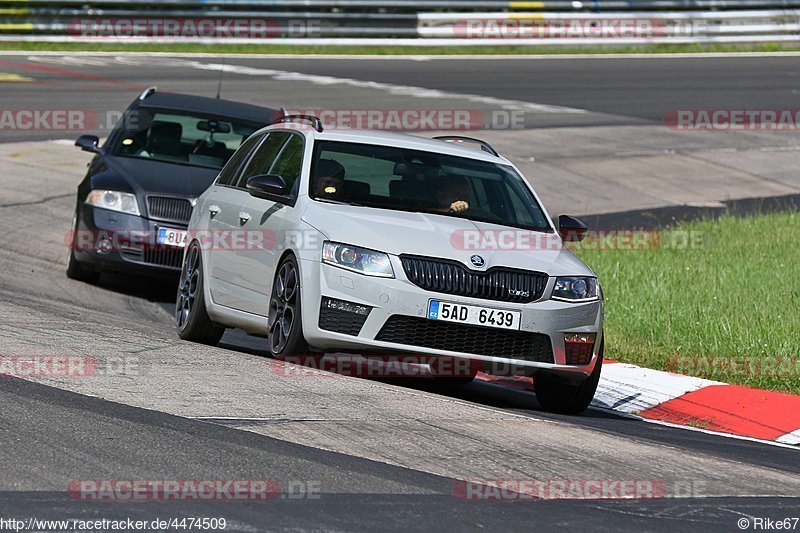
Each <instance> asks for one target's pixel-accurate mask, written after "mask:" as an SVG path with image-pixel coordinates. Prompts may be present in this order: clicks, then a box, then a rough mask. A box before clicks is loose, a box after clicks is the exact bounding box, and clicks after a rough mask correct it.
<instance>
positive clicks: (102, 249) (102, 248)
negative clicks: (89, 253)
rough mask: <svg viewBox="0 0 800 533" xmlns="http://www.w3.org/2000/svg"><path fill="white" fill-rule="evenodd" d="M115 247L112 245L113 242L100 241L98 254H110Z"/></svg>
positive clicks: (107, 240)
mask: <svg viewBox="0 0 800 533" xmlns="http://www.w3.org/2000/svg"><path fill="white" fill-rule="evenodd" d="M113 247H114V245H113V244H111V240H109V239H100V242H98V243H97V253H98V254H103V255H105V254H107V253H108V252H110V251H111V249H112V248H113Z"/></svg>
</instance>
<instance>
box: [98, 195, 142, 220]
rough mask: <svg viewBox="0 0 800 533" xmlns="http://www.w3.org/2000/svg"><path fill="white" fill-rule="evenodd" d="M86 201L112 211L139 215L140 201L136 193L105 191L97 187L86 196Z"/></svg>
mask: <svg viewBox="0 0 800 533" xmlns="http://www.w3.org/2000/svg"><path fill="white" fill-rule="evenodd" d="M86 203H87V204H89V205H93V206H95V207H102V208H103V209H109V210H111V211H119V212H120V213H128V214H129V215H137V216H138V215H139V214H140V212H139V202H137V201H136V195H135V194H131V193H129V192H117V191H103V190H100V189H95V190H93V191H92V192H90V193H89V195H88V196H87V197H86Z"/></svg>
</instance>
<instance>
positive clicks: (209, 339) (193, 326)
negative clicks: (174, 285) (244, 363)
mask: <svg viewBox="0 0 800 533" xmlns="http://www.w3.org/2000/svg"><path fill="white" fill-rule="evenodd" d="M175 322H176V326H177V328H178V336H179V337H180V338H181V339H183V340H186V341H193V342H199V343H202V344H210V345H212V346H213V345H215V344H217V343H218V342H219V340H220V339H221V338H222V335H223V333H225V328H223V327H220V326H218V325H216V324H214V322H212V321H211V318H209V316H208V311H206V301H205V296H204V293H203V257H202V255H201V254H200V247H199V246H198V245H197V243H192V244H191V245H190V246H189V249H188V250H187V251H186V255H185V257H184V259H183V269H182V270H181V277H180V281H179V282H178V297H177V299H176V301H175Z"/></svg>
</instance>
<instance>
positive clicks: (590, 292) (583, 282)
mask: <svg viewBox="0 0 800 533" xmlns="http://www.w3.org/2000/svg"><path fill="white" fill-rule="evenodd" d="M599 298H600V284H599V283H597V278H592V277H587V276H574V277H572V276H570V277H561V278H556V284H555V287H553V296H552V299H553V300H562V301H565V302H589V301H592V300H598V299H599Z"/></svg>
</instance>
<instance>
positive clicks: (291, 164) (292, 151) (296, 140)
mask: <svg viewBox="0 0 800 533" xmlns="http://www.w3.org/2000/svg"><path fill="white" fill-rule="evenodd" d="M302 166H303V138H302V137H301V136H300V135H292V137H291V138H290V139H289V142H287V143H286V146H284V147H283V150H282V151H281V154H280V155H279V156H278V159H277V160H275V164H273V165H272V168H271V169H270V171H269V173H270V174H279V175H280V176H281V177H283V179H284V180H286V185H288V187H289V190H293V189H294V184H295V182H296V181H297V178H299V177H300V169H301V167H302Z"/></svg>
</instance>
